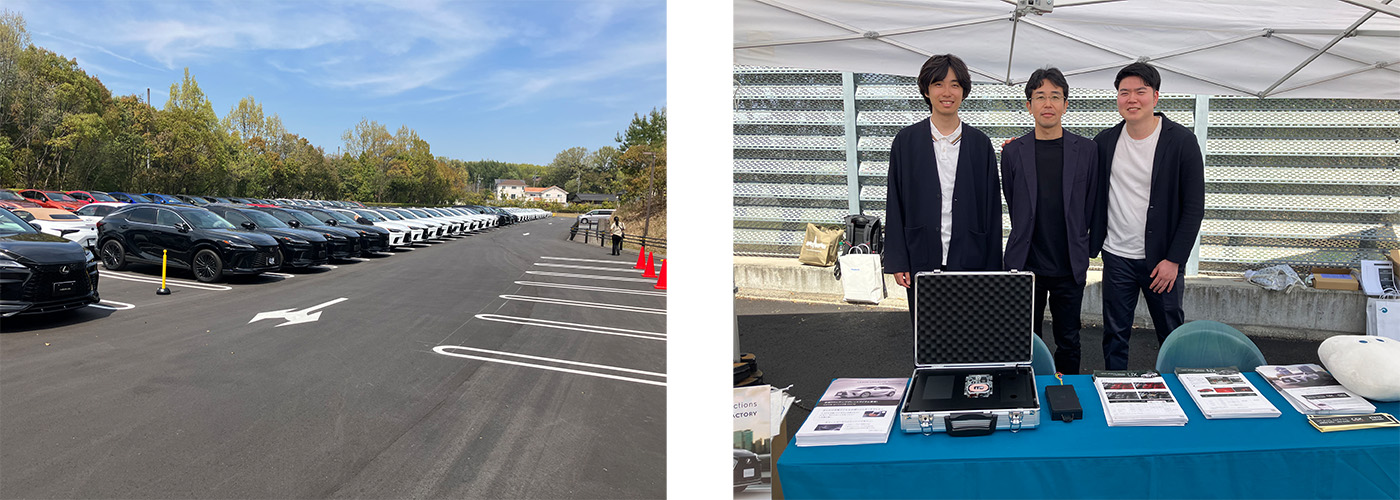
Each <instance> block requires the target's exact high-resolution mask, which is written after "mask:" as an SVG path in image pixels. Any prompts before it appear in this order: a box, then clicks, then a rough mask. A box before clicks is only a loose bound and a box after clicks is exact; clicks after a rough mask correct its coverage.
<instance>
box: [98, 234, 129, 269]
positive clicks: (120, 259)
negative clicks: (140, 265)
mask: <svg viewBox="0 0 1400 500" xmlns="http://www.w3.org/2000/svg"><path fill="white" fill-rule="evenodd" d="M102 267H105V268H107V269H109V270H112V271H120V270H122V269H125V268H126V250H125V249H123V248H122V244H121V242H120V241H117V240H107V242H106V243H103V244H102Z"/></svg>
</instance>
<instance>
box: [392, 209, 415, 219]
mask: <svg viewBox="0 0 1400 500" xmlns="http://www.w3.org/2000/svg"><path fill="white" fill-rule="evenodd" d="M389 212H393V213H396V214H399V216H400V217H403V218H405V219H417V218H419V217H418V216H417V215H415V214H414V213H413V212H410V211H408V210H404V209H402V208H400V209H397V210H389Z"/></svg>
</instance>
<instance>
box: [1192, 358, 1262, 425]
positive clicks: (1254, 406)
mask: <svg viewBox="0 0 1400 500" xmlns="http://www.w3.org/2000/svg"><path fill="white" fill-rule="evenodd" d="M1176 379H1177V380H1178V381H1180V382H1181V387H1182V388H1184V389H1186V393H1187V394H1190V395H1191V400H1192V401H1195V402H1196V406H1197V407H1200V409H1201V414H1203V415H1205V416H1206V418H1274V417H1278V416H1279V415H1281V414H1282V413H1280V412H1279V411H1278V408H1274V405H1273V403H1270V402H1269V399H1268V398H1266V397H1264V395H1263V394H1260V393H1259V390H1258V389H1256V388H1255V387H1254V384H1251V383H1249V380H1248V379H1246V378H1245V377H1244V375H1242V374H1240V371H1239V370H1238V369H1235V368H1233V367H1231V368H1177V369H1176Z"/></svg>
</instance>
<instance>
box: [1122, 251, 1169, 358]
mask: <svg viewBox="0 0 1400 500" xmlns="http://www.w3.org/2000/svg"><path fill="white" fill-rule="evenodd" d="M1154 267H1157V263H1156V262H1151V263H1149V262H1147V260H1146V259H1125V258H1123V257H1119V256H1117V255H1113V254H1111V253H1108V251H1104V252H1103V362H1104V366H1105V367H1106V368H1108V369H1109V370H1126V369H1128V336H1129V335H1130V334H1132V332H1133V310H1134V309H1136V308H1137V301H1138V292H1142V297H1143V298H1144V299H1145V300H1146V301H1147V312H1148V313H1149V314H1151V315H1152V326H1153V327H1154V328H1156V329H1157V344H1158V345H1161V343H1162V342H1165V341H1166V340H1167V335H1170V334H1171V333H1172V331H1173V330H1176V328H1177V327H1179V326H1181V323H1182V322H1183V321H1185V319H1186V313H1185V311H1183V310H1182V309H1181V297H1182V289H1184V288H1185V287H1186V275H1185V274H1184V273H1182V272H1178V273H1177V275H1176V283H1175V284H1174V285H1172V291H1170V292H1167V293H1156V292H1153V291H1152V289H1151V288H1150V286H1151V285H1152V268H1154Z"/></svg>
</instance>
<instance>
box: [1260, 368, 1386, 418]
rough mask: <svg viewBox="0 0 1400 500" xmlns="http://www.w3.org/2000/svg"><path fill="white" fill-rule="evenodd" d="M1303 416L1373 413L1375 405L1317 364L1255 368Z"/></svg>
mask: <svg viewBox="0 0 1400 500" xmlns="http://www.w3.org/2000/svg"><path fill="white" fill-rule="evenodd" d="M1254 370H1255V371H1257V372H1259V375H1260V376H1262V377H1264V380H1268V381H1269V385H1272V386H1274V389H1278V392H1279V394H1282V395H1283V398H1284V399H1286V400H1288V403H1289V404H1291V405H1293V409H1295V410H1298V413H1302V414H1304V415H1359V414H1363V413H1374V412H1375V411H1376V405H1373V404H1371V402H1370V401H1366V398H1363V397H1361V396H1357V395H1356V394H1355V393H1353V392H1351V391H1348V390H1347V389H1346V388H1345V387H1342V384H1340V383H1338V382H1337V379H1335V378H1332V374H1331V373H1328V372H1327V370H1325V369H1323V368H1322V367H1321V366H1318V365H1315V364H1311V363H1309V364H1301V365H1262V366H1260V367H1258V368H1255V369H1254Z"/></svg>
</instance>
